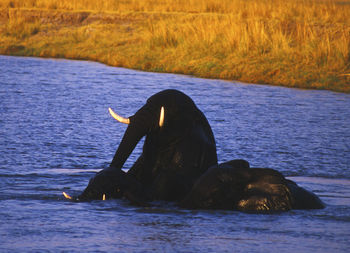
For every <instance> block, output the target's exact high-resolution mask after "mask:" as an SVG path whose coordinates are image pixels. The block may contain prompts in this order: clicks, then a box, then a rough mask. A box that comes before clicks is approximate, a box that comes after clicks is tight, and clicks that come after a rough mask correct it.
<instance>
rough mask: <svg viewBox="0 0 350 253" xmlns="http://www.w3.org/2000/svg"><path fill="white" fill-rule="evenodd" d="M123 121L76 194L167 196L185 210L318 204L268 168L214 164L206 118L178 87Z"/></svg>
mask: <svg viewBox="0 0 350 253" xmlns="http://www.w3.org/2000/svg"><path fill="white" fill-rule="evenodd" d="M110 113H111V115H112V116H113V118H115V119H116V120H118V121H120V122H122V123H125V124H128V127H127V129H126V131H125V133H124V136H123V138H122V140H121V142H120V144H119V147H118V148H117V150H116V152H115V155H114V157H113V159H112V162H111V163H110V166H109V167H108V168H106V169H103V170H101V171H100V172H98V173H97V174H96V175H95V176H94V177H93V178H92V179H91V180H90V181H89V184H88V186H87V187H86V188H85V190H84V191H83V192H82V194H80V195H79V196H78V197H75V198H74V199H76V200H82V201H88V200H93V199H106V198H125V199H127V200H129V201H130V202H131V203H132V204H135V205H142V206H147V205H150V203H151V202H152V201H155V200H164V201H174V202H176V203H177V204H178V205H179V206H180V207H183V208H188V209H229V210H239V211H245V212H270V211H287V210H290V209H315V208H323V203H322V202H321V200H320V199H319V198H318V197H317V196H316V195H315V194H313V193H311V192H308V191H306V190H305V189H303V188H301V187H299V186H298V185H297V184H296V183H294V182H292V181H291V180H288V179H286V178H284V177H283V175H282V174H281V173H279V172H278V171H276V170H273V169H269V168H250V165H249V163H248V162H247V161H245V160H240V159H236V160H232V161H229V162H225V163H221V164H218V159H217V153H216V142H215V138H214V134H213V131H212V129H211V127H210V125H209V122H208V120H207V118H206V117H205V116H204V114H203V113H202V112H201V111H200V110H199V109H198V107H197V106H196V105H195V103H194V102H193V100H192V99H191V98H190V97H189V96H187V95H186V94H184V93H182V92H180V91H178V90H172V89H169V90H164V91H161V92H158V93H156V94H154V95H153V96H151V97H150V98H149V99H148V100H147V102H146V104H145V105H144V106H142V107H141V108H140V109H139V110H138V111H137V112H136V113H135V114H134V115H133V116H131V117H129V118H124V117H121V116H119V115H118V114H116V113H115V112H113V110H112V109H110ZM144 136H145V141H144V145H143V149H142V154H141V155H140V156H139V158H138V159H137V160H136V162H135V163H134V164H133V165H132V167H131V168H130V169H129V170H128V171H127V172H125V171H124V170H123V165H124V163H125V161H126V160H127V158H128V157H129V156H130V154H131V152H132V151H133V149H134V148H135V146H136V145H137V143H138V142H139V141H140V140H141V138H142V137H144Z"/></svg>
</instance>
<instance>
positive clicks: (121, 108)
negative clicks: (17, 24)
mask: <svg viewBox="0 0 350 253" xmlns="http://www.w3.org/2000/svg"><path fill="white" fill-rule="evenodd" d="M168 88H174V89H178V90H181V91H183V92H185V93H186V94H188V95H189V96H191V97H192V98H193V100H194V101H195V102H196V104H197V105H198V107H199V108H200V109H201V110H202V111H203V112H204V114H205V115H206V116H207V118H208V120H209V122H210V124H211V126H212V128H213V132H214V135H215V138H216V141H217V149H218V157H219V161H220V162H224V161H227V160H231V159H237V158H242V159H246V160H248V161H249V162H250V164H251V166H254V167H270V168H274V169H277V170H279V171H281V172H282V173H283V174H284V175H285V176H288V177H290V178H291V179H292V180H294V181H296V182H297V183H298V184H300V185H301V186H303V187H305V188H307V189H309V190H311V191H313V192H315V193H316V194H317V195H319V196H320V198H321V199H322V201H324V202H325V204H326V208H325V209H322V210H311V211H300V210H298V211H290V212H286V213H277V214H269V215H260V214H245V213H240V212H235V211H205V210H196V211H191V210H184V209H180V208H178V207H176V206H174V205H173V204H171V203H154V204H155V206H154V207H149V208H145V207H135V206H131V205H129V204H128V202H126V201H124V200H109V201H93V202H88V203H72V202H69V201H66V200H64V198H63V196H62V191H66V192H69V193H71V194H73V195H74V194H78V193H79V192H81V191H82V190H83V189H84V187H85V186H86V185H87V183H88V181H89V179H90V178H91V177H92V176H93V175H94V174H95V172H96V171H99V170H100V169H103V168H106V167H108V165H109V163H110V161H111V159H112V158H113V155H114V152H115V150H116V148H117V147H118V144H119V142H120V140H121V138H122V136H123V134H124V131H125V126H124V125H122V124H118V123H117V122H115V121H114V120H113V119H112V118H111V117H110V116H109V114H108V110H107V108H108V107H112V108H113V109H114V110H115V111H117V112H118V113H120V114H121V115H124V116H130V115H132V114H134V113H135V112H136V111H137V109H138V108H140V107H141V106H142V105H143V104H144V103H145V101H146V100H147V98H148V97H149V96H151V95H153V94H154V93H156V92H158V91H160V90H163V89H168ZM349 130H350V94H342V93H335V92H330V91H317V90H301V89H289V88H282V87H274V86H267V85H253V84H242V83H235V82H227V81H220V80H208V79H199V78H194V77H189V76H182V75H173V74H159V73H147V72H140V71H134V70H128V69H122V68H114V67H108V66H105V65H102V64H98V63H94V62H82V61H68V60H53V59H38V58H23V57H8V56H0V207H1V208H0V238H1V240H0V252H62V251H68V252H98V251H100V252H149V251H158V252H159V251H160V252H349V251H350V242H349V240H350V131H349ZM141 147H142V143H140V144H139V145H138V146H137V148H136V150H135V151H134V152H133V154H132V155H131V156H130V158H129V159H128V161H127V163H126V164H125V169H126V170H127V169H128V168H129V167H130V166H131V165H132V164H133V162H134V161H135V160H136V159H137V157H138V156H139V154H140V153H141Z"/></svg>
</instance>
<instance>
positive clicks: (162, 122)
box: [159, 106, 164, 127]
mask: <svg viewBox="0 0 350 253" xmlns="http://www.w3.org/2000/svg"><path fill="white" fill-rule="evenodd" d="M163 125H164V107H163V106H162V108H160V117H159V127H162V126H163Z"/></svg>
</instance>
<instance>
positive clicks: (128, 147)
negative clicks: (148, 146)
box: [110, 105, 154, 169]
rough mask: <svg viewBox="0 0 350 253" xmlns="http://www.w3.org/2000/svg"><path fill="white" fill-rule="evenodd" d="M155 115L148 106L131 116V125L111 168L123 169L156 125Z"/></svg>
mask: <svg viewBox="0 0 350 253" xmlns="http://www.w3.org/2000/svg"><path fill="white" fill-rule="evenodd" d="M153 117H154V113H152V112H151V110H150V108H148V106H147V105H145V106H143V107H142V108H141V109H140V110H138V111H137V112H136V113H135V115H134V116H131V117H130V118H129V119H130V123H129V125H128V128H127V129H126V131H125V133H124V136H123V139H122V141H121V142H120V144H119V147H118V149H117V151H116V152H115V155H114V157H113V160H112V162H111V164H110V167H112V168H116V169H121V168H122V167H123V165H124V163H125V161H126V160H127V159H128V157H129V156H130V154H131V153H132V151H133V150H134V149H135V147H136V145H137V143H138V142H139V141H140V140H141V138H142V137H143V136H145V135H146V134H147V132H148V131H150V129H151V128H152V125H153V123H154V119H153Z"/></svg>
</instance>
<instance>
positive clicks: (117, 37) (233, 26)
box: [0, 0, 350, 92]
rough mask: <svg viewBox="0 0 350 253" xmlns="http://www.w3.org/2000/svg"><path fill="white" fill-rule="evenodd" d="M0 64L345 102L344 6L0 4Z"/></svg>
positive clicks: (348, 10)
mask: <svg viewBox="0 0 350 253" xmlns="http://www.w3.org/2000/svg"><path fill="white" fill-rule="evenodd" d="M0 54H8V55H26V56H40V57H62V58H71V59H84V60H94V61H99V62H103V63H106V64H109V65H112V66H122V67H127V68H134V69H141V70H147V71H160V72H174V73H183V74H191V75H195V76H200V77H208V78H221V79H228V80H240V81H244V82H252V83H262V84H264V83H268V84H273V85H282V86H289V87H300V88H312V89H328V90H335V91H341V92H350V1H349V0H343V1H336V0H287V1H286V0H220V1H216V0H123V1H121V0H96V1H90V0H60V1H59V0H26V1H20V0H0Z"/></svg>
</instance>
